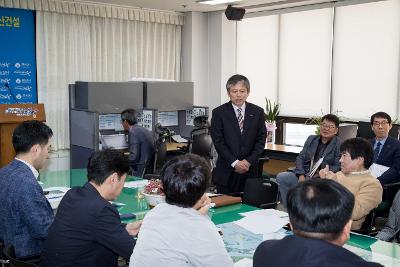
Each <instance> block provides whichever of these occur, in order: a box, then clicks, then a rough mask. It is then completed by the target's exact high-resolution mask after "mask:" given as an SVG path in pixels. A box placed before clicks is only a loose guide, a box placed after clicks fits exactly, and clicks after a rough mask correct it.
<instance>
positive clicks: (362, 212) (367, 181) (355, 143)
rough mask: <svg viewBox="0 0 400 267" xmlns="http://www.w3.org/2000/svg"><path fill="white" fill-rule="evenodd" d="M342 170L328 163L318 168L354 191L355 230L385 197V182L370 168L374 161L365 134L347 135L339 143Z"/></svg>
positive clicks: (329, 177) (321, 175) (321, 173)
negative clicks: (337, 169)
mask: <svg viewBox="0 0 400 267" xmlns="http://www.w3.org/2000/svg"><path fill="white" fill-rule="evenodd" d="M340 152H341V157H340V167H341V169H342V170H341V171H340V172H337V173H333V172H332V171H330V170H329V167H328V166H326V167H325V168H324V169H322V170H321V171H320V172H319V175H320V177H321V178H327V179H332V180H335V181H337V182H338V183H340V184H341V185H343V186H344V187H346V188H347V189H348V190H349V191H350V192H352V193H353V194H354V197H355V204H354V210H353V215H352V217H351V219H352V220H353V224H352V226H351V229H352V230H358V229H360V228H361V225H362V223H363V222H364V221H365V218H366V216H367V215H368V213H370V211H371V210H373V209H375V208H376V207H377V206H378V205H379V204H380V203H381V201H382V191H383V190H382V186H381V184H380V183H379V181H378V180H377V179H376V178H375V177H373V176H372V175H371V173H370V171H369V170H368V168H369V167H370V166H371V164H372V157H373V151H372V146H371V144H370V143H369V142H368V141H367V140H365V139H363V138H351V139H347V140H346V141H344V142H343V144H342V145H341V146H340Z"/></svg>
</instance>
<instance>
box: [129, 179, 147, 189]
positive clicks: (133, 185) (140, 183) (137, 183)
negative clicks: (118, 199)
mask: <svg viewBox="0 0 400 267" xmlns="http://www.w3.org/2000/svg"><path fill="white" fill-rule="evenodd" d="M148 183H149V180H139V181H130V182H125V184H124V187H126V188H140V187H145V186H146V185H147V184H148Z"/></svg>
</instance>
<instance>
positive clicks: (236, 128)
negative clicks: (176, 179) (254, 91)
mask: <svg viewBox="0 0 400 267" xmlns="http://www.w3.org/2000/svg"><path fill="white" fill-rule="evenodd" d="M226 90H227V93H228V96H229V98H230V101H229V102H227V103H225V104H223V105H221V106H219V107H217V108H215V109H214V110H213V112H212V119H211V137H212V140H213V143H214V146H215V149H216V150H217V152H218V160H217V164H216V167H215V168H214V170H213V181H214V183H215V185H216V186H217V191H218V193H223V194H225V193H232V192H241V191H243V189H244V184H245V181H246V179H247V178H255V177H257V166H258V164H257V163H258V159H259V158H260V157H261V156H262V155H263V152H264V147H265V138H266V128H265V122H264V110H263V109H262V108H260V107H258V106H256V105H254V104H251V103H248V102H246V99H247V97H248V96H249V93H250V83H249V80H248V79H247V78H246V77H245V76H243V75H238V74H236V75H233V76H232V77H230V78H229V80H228V81H227V83H226Z"/></svg>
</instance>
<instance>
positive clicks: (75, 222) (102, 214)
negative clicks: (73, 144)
mask: <svg viewBox="0 0 400 267" xmlns="http://www.w3.org/2000/svg"><path fill="white" fill-rule="evenodd" d="M134 245H135V240H134V239H133V237H132V236H130V235H129V234H128V232H127V231H126V229H125V225H124V224H122V223H121V221H120V218H119V214H118V211H117V210H116V209H115V207H114V206H113V205H111V204H110V203H109V202H108V201H107V200H105V199H104V198H102V197H101V195H100V194H99V192H98V191H97V190H96V189H95V188H94V187H93V186H92V185H91V184H90V183H86V184H85V185H84V186H83V187H75V188H72V189H70V190H69V191H68V192H67V193H66V194H65V196H64V197H63V199H62V200H61V203H60V205H59V207H58V210H57V214H56V217H55V219H54V223H53V224H52V226H51V227H50V231H49V235H48V238H47V240H46V242H45V247H44V250H43V253H42V266H49V267H54V266H71V267H72V266H75V267H79V266H82V267H83V266H96V267H101V266H104V267H106V266H117V265H118V262H117V260H118V255H120V256H122V257H124V258H126V259H129V258H130V256H131V254H132V251H133V247H134Z"/></svg>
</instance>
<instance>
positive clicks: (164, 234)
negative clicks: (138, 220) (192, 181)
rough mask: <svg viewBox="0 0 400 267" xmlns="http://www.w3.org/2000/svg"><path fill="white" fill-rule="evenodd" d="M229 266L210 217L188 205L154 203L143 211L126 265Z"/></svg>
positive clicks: (134, 266)
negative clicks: (154, 205) (145, 211)
mask: <svg viewBox="0 0 400 267" xmlns="http://www.w3.org/2000/svg"><path fill="white" fill-rule="evenodd" d="M154 266H162V267H193V266H196V267H200V266H204V267H233V266H234V265H233V262H232V259H231V258H230V257H229V255H228V253H227V252H226V249H225V245H224V242H223V241H222V238H221V236H220V235H219V234H218V231H217V228H216V226H215V225H214V224H213V223H212V222H211V220H210V219H209V218H208V217H207V216H204V215H202V214H200V213H199V212H198V211H196V210H194V209H192V208H181V207H178V206H175V205H169V204H167V203H161V204H158V205H157V206H156V207H154V208H153V209H152V210H151V211H149V212H148V213H147V214H146V217H145V218H144V220H143V223H142V226H141V228H140V231H139V236H138V240H137V242H136V245H135V248H134V249H133V253H132V256H131V259H130V263H129V267H154Z"/></svg>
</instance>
